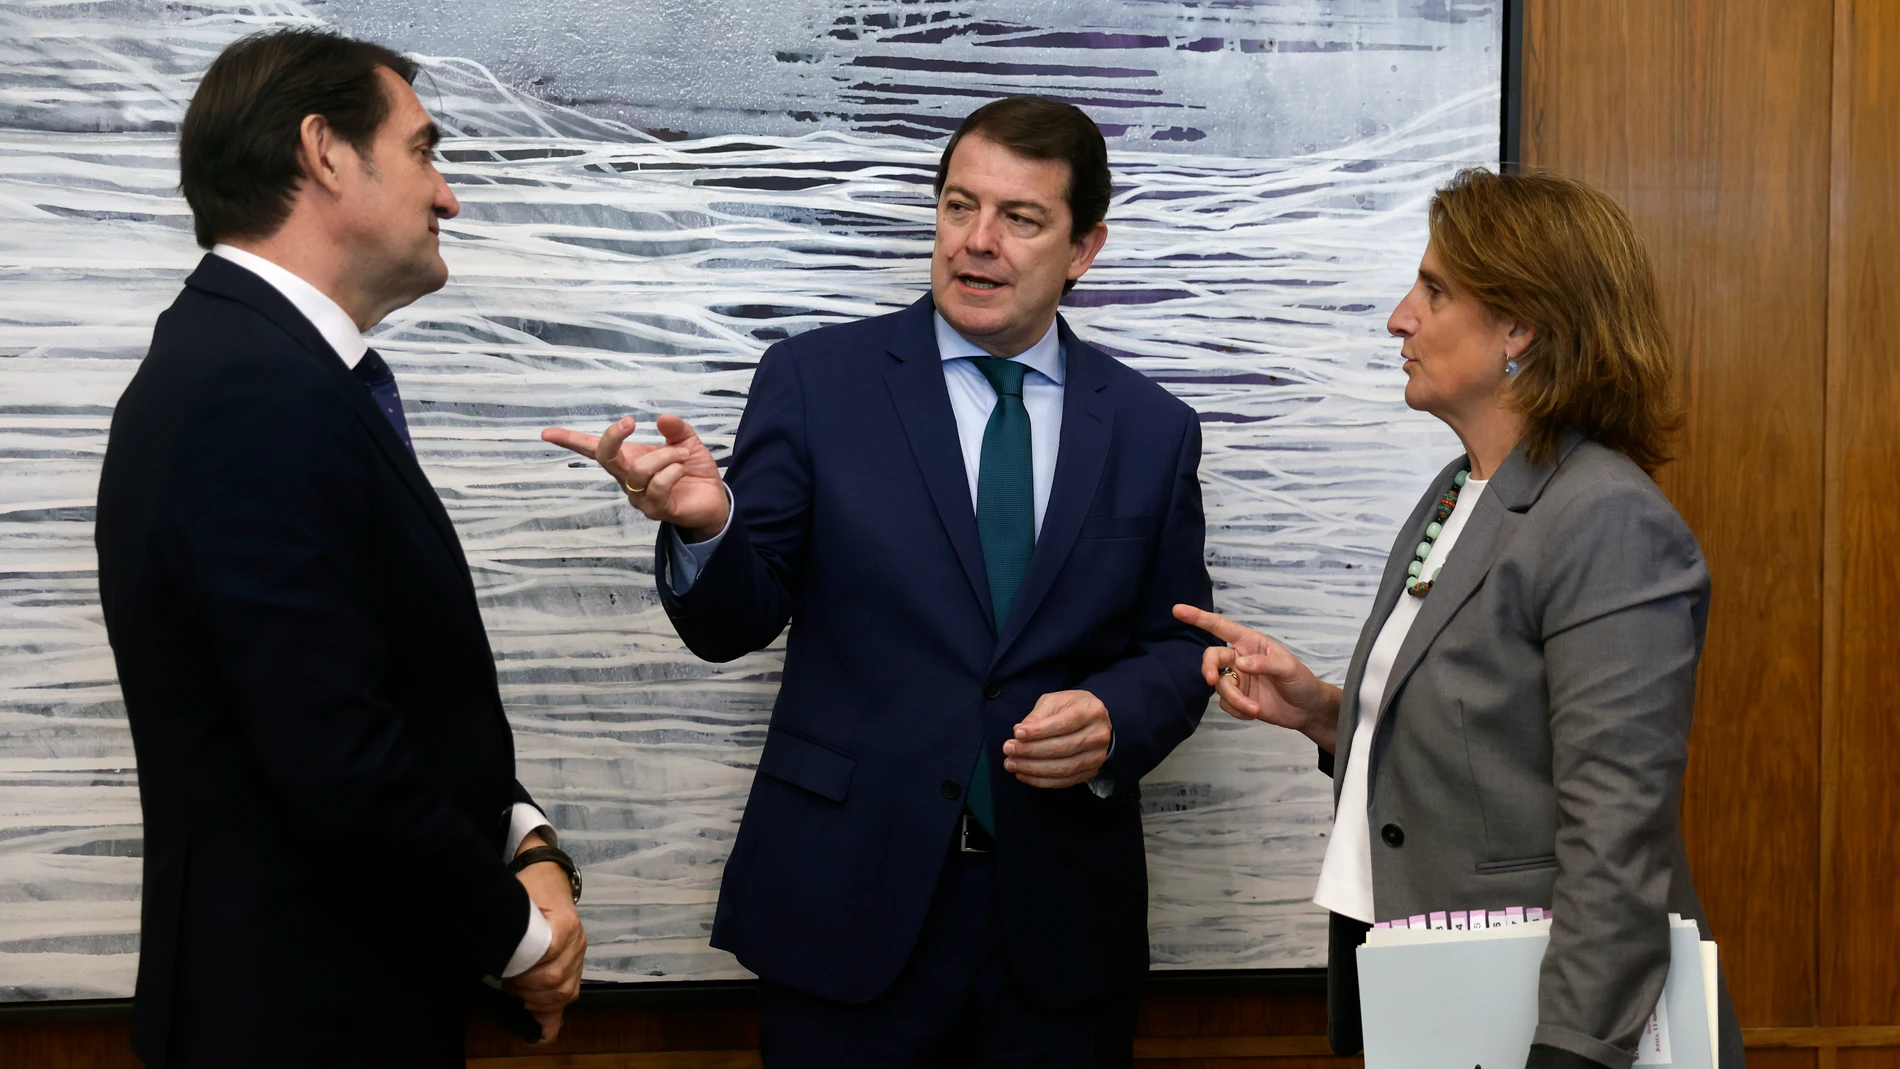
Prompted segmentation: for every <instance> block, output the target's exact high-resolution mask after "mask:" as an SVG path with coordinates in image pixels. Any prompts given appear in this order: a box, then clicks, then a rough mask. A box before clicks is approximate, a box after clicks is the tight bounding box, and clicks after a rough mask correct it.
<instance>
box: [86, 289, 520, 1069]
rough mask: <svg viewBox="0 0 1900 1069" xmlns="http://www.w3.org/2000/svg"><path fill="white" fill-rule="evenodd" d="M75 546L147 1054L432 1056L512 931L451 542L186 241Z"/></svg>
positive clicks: (340, 390) (440, 515) (494, 755)
mask: <svg viewBox="0 0 1900 1069" xmlns="http://www.w3.org/2000/svg"><path fill="white" fill-rule="evenodd" d="M96 540H97V545H98V550H99V586H100V594H101V598H102V600H103V602H104V607H105V618H106V629H107V633H108V634H109V636H110V638H111V642H112V650H113V654H114V656H115V658H116V660H117V663H118V670H119V680H120V683H121V685H122V686H123V688H124V693H125V702H126V710H127V713H128V714H129V716H130V718H131V722H132V737H133V742H134V745H135V746H136V749H137V753H138V770H139V792H140V800H141V802H142V804H143V807H144V815H145V889H144V905H143V913H142V923H141V945H140V959H139V976H138V989H137V998H136V1000H135V1002H134V1007H133V1042H134V1046H135V1047H136V1048H137V1050H138V1053H139V1055H140V1056H141V1057H142V1058H143V1059H144V1060H145V1062H146V1064H148V1065H151V1066H154V1067H158V1066H167V1065H189V1066H193V1067H197V1066H226V1065H269V1066H285V1065H344V1064H348V1065H363V1064H382V1063H386V1064H400V1065H457V1066H459V1065H460V1064H461V1052H462V1034H463V1028H464V1022H465V1018H466V1014H465V999H466V996H467V993H468V991H469V990H470V988H471V986H472V985H473V984H474V983H475V982H476V981H477V980H478V978H479V977H481V976H483V975H484V974H493V975H499V974H500V972H501V970H502V968H503V967H504V966H505V964H506V963H507V961H508V958H509V956H510V955H511V954H512V953H513V951H514V948H515V946H516V945H517V944H518V943H519V942H520V940H521V937H522V935H523V932H524V930H525V928H526V925H527V919H528V908H529V907H528V900H527V897H526V894H525V892H524V891H523V889H522V887H521V884H520V883H519V882H518V881H517V880H516V879H515V878H514V877H513V876H512V875H510V874H509V872H508V870H507V869H506V867H505V866H504V865H503V864H502V859H501V851H502V848H503V840H504V836H505V831H504V828H503V826H502V824H501V821H502V818H503V814H504V813H505V811H506V810H507V809H508V808H509V807H510V806H511V805H512V803H514V802H515V801H526V800H528V799H527V795H526V792H524V791H522V790H521V788H520V786H519V785H518V784H517V783H516V782H515V778H514V746H513V739H512V737H511V734H510V732H509V728H508V723H507V721H506V719H505V718H504V716H503V713H502V705H501V699H500V695H499V693H498V691H497V687H496V679H495V667H494V660H493V658H492V656H491V654H490V652H489V647H488V640H487V637H486V635H485V633H484V631H483V627H482V618H481V614H480V612H479V610H478V609H477V606H476V601H475V591H474V587H473V585H472V583H471V581H470V577H469V571H468V565H467V563H466V561H465V560H464V558H463V556H462V551H461V547H460V544H459V542H458V541H457V540H456V536H455V530H454V528H453V527H451V526H450V524H449V517H448V514H447V513H446V512H444V511H443V508H442V504H441V502H440V501H439V500H438V499H437V497H436V495H435V491H434V490H433V489H431V488H430V486H429V482H428V480H427V479H426V478H425V477H424V476H423V474H422V469H421V468H419V467H418V466H417V464H416V461H415V458H414V457H413V456H411V455H410V453H409V451H408V450H407V449H406V448H404V446H403V444H402V442H401V440H400V439H399V438H397V437H396V434H395V432H394V431H392V430H391V429H390V426H389V424H388V422H387V421H386V420H385V419H384V417H383V415H382V414H381V413H380V412H379V411H378V410H377V408H376V406H375V403H374V402H373V401H372V400H371V398H370V395H369V392H368V390H367V389H365V388H364V386H363V385H362V384H361V383H359V382H358V381H357V380H356V379H355V378H354V377H353V376H352V375H351V374H350V372H349V370H348V369H347V368H345V367H344V365H343V362H342V361H341V360H339V359H338V358H337V355H336V353H335V351H334V350H333V349H331V348H330V346H329V345H328V343H326V342H325V341H324V339H323V337H322V336H321V335H320V334H318V333H317V330H316V328H314V327H313V326H311V324H310V323H309V321H308V320H306V319H304V318H303V316H302V315H301V314H299V313H298V312H297V311H296V309H295V308H294V307H293V306H292V305H291V304H290V302H289V301H287V300H285V299H284V298H283V297H282V296H281V295H280V294H278V293H277V291H276V290H274V289H272V288H271V287H270V286H269V285H268V284H267V283H265V282H264V281H263V280H262V279H260V278H258V277H257V276H256V275H254V274H251V273H250V272H248V271H246V270H244V269H243V268H241V267H238V266H237V265H235V264H232V263H230V262H228V261H226V260H224V259H222V258H220V257H215V256H207V257H206V258H205V259H204V261H203V262H202V263H201V264H200V265H199V267H198V269H197V271H196V272H194V273H193V274H192V276H191V277H190V278H189V279H188V280H187V281H186V285H185V290H184V292H183V293H182V294H180V295H179V297H178V300H177V301H176V302H175V303H174V304H173V305H172V307H171V308H170V309H169V310H167V311H166V312H165V313H164V314H163V315H161V316H160V317H159V320H158V325H157V328H156V330H155V331H154V333H153V336H152V347H151V350H150V352H149V354H148V355H147V356H146V358H145V360H144V362H143V363H142V364H141V365H140V367H139V370H138V373H137V375H135V376H134V377H133V380H132V383H131V385H130V386H129V387H128V388H127V389H126V391H125V395H124V396H123V397H122V398H120V401H119V405H118V408H117V409H116V410H115V412H114V413H113V419H112V433H111V439H110V442H109V444H108V446H107V448H106V458H105V470H104V475H103V477H102V479H101V481H100V485H99V511H98V528H97V531H96Z"/></svg>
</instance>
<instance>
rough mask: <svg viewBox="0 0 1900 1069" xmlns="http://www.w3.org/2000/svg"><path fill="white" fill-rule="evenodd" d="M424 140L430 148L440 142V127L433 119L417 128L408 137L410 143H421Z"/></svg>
mask: <svg viewBox="0 0 1900 1069" xmlns="http://www.w3.org/2000/svg"><path fill="white" fill-rule="evenodd" d="M424 142H427V143H428V145H429V147H430V148H434V147H436V146H437V145H439V144H441V143H442V128H441V127H440V126H437V125H436V124H435V120H433V119H431V120H430V121H429V123H428V125H426V126H422V127H420V128H418V129H417V130H416V132H415V133H414V134H412V135H410V137H409V143H410V144H412V145H417V144H422V143H424Z"/></svg>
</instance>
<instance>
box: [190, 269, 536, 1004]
mask: <svg viewBox="0 0 1900 1069" xmlns="http://www.w3.org/2000/svg"><path fill="white" fill-rule="evenodd" d="M211 254H212V255H213V256H220V257H223V258H224V259H226V260H229V261H231V262H232V263H234V264H236V265H238V266H239V267H242V268H244V269H245V270H246V271H249V272H250V273H251V274H253V275H256V276H257V277H258V278H261V279H263V280H264V281H265V282H266V283H268V284H269V286H270V288H271V289H274V290H276V291H277V292H278V293H281V294H283V296H284V299H285V300H287V301H289V302H290V303H291V306H292V307H294V308H296V309H297V311H298V312H300V313H302V314H303V317H304V318H305V319H307V320H309V321H310V325H311V326H313V327H315V328H317V333H319V334H321V335H323V340H324V341H327V342H329V343H330V348H332V349H334V350H336V355H337V356H338V357H339V358H340V359H342V361H343V364H344V366H345V367H349V368H355V367H356V363H357V361H359V360H361V359H363V354H364V353H367V352H369V341H368V340H367V339H365V338H364V337H363V332H362V331H360V330H357V329H356V321H355V320H354V319H351V318H350V314H349V313H348V312H345V311H344V310H343V307H342V306H341V305H339V304H337V303H336V302H335V301H333V300H331V299H330V298H329V297H327V296H325V295H324V292H323V291H322V290H320V289H318V288H317V287H315V286H312V285H311V284H310V283H308V282H305V281H304V280H303V279H301V278H299V277H297V276H296V275H295V274H292V273H291V272H290V271H289V270H288V269H286V268H284V267H282V266H280V265H278V264H275V263H272V262H271V261H269V260H266V259H264V258H263V257H262V256H259V255H257V254H256V253H254V252H245V251H244V250H243V249H239V248H235V247H233V246H230V245H225V244H222V243H220V244H217V245H213V246H212V247H211ZM535 831H539V832H540V833H541V837H542V838H543V839H546V840H547V841H548V843H549V845H553V844H554V843H555V842H556V841H557V836H556V835H555V834H554V828H553V826H552V825H550V824H549V823H548V818H547V816H546V815H545V814H543V813H542V812H541V811H540V810H539V809H536V808H535V807H533V806H531V805H529V804H527V803H526V802H516V803H515V806H514V809H513V810H511V811H510V813H509V817H508V841H507V842H506V843H505V844H503V848H502V853H501V859H502V861H504V862H506V861H509V860H511V859H512V858H513V857H514V856H515V852H516V851H518V850H520V849H521V840H523V839H525V838H527V837H528V834H529V833H530V832H535ZM553 942H554V929H553V928H551V927H549V926H548V919H547V918H546V917H543V916H542V915H541V911H540V910H539V909H537V908H535V904H534V903H533V902H532V901H530V902H529V903H528V930H527V931H526V932H525V933H523V934H522V936H521V942H520V943H518V944H516V945H515V952H514V954H513V956H511V957H510V958H509V959H508V964H507V966H506V967H504V968H503V969H502V971H501V976H502V979H504V980H505V979H507V978H509V977H511V976H518V975H520V974H521V973H524V972H527V971H528V970H529V969H531V968H533V967H534V965H535V963H537V962H539V961H540V960H541V958H542V956H543V955H544V954H546V953H547V952H548V947H549V946H551V945H552V944H553ZM365 964H367V963H365Z"/></svg>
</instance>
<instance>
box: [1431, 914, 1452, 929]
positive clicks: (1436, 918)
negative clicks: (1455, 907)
mask: <svg viewBox="0 0 1900 1069" xmlns="http://www.w3.org/2000/svg"><path fill="white" fill-rule="evenodd" d="M1430 923H1431V927H1433V928H1449V927H1451V925H1449V924H1447V923H1446V922H1445V911H1444V910H1438V911H1436V912H1434V913H1433V914H1432V915H1431V922H1430Z"/></svg>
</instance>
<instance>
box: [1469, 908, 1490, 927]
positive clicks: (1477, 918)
mask: <svg viewBox="0 0 1900 1069" xmlns="http://www.w3.org/2000/svg"><path fill="white" fill-rule="evenodd" d="M1485 927H1487V925H1486V924H1485V920H1484V910H1481V909H1474V910H1472V911H1471V930H1472V931H1474V932H1475V931H1478V930H1481V929H1483V928H1485Z"/></svg>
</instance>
